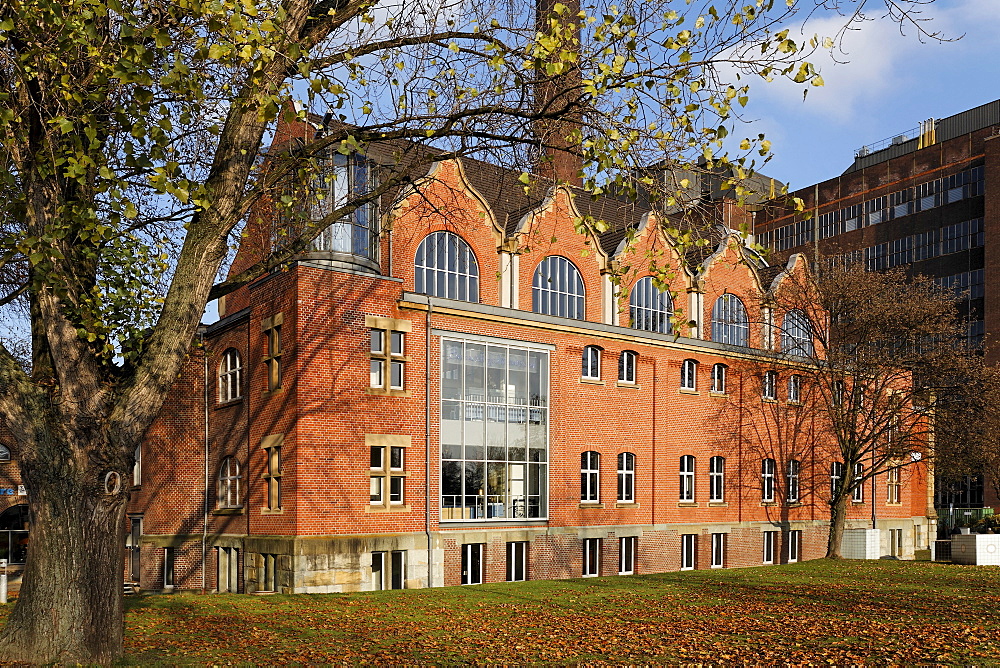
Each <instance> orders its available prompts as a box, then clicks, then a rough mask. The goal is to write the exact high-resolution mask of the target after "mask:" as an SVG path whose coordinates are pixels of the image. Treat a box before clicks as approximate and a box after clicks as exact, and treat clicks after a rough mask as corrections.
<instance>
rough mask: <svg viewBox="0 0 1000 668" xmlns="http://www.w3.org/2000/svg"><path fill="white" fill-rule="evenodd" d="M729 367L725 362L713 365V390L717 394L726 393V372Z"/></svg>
mask: <svg viewBox="0 0 1000 668" xmlns="http://www.w3.org/2000/svg"><path fill="white" fill-rule="evenodd" d="M727 371H729V367H727V366H726V365H725V364H713V365H712V392H715V393H716V394H725V393H726V372H727Z"/></svg>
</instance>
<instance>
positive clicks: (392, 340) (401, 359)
mask: <svg viewBox="0 0 1000 668" xmlns="http://www.w3.org/2000/svg"><path fill="white" fill-rule="evenodd" d="M387 339H388V341H387ZM405 342H406V333H405V332H401V331H396V330H387V329H377V328H375V329H372V330H371V346H370V350H369V354H370V356H371V360H370V367H371V370H370V373H371V378H370V380H369V386H370V387H372V388H374V389H379V390H384V389H389V390H402V389H405V385H406V357H405V352H406V351H405ZM387 343H388V345H386V344H387Z"/></svg>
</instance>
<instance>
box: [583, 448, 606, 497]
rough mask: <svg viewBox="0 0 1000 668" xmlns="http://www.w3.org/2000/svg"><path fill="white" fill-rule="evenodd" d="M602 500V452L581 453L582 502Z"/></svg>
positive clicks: (589, 451)
mask: <svg viewBox="0 0 1000 668" xmlns="http://www.w3.org/2000/svg"><path fill="white" fill-rule="evenodd" d="M600 502H601V453H599V452H597V451H595V450H587V451H586V452H582V453H580V503H600Z"/></svg>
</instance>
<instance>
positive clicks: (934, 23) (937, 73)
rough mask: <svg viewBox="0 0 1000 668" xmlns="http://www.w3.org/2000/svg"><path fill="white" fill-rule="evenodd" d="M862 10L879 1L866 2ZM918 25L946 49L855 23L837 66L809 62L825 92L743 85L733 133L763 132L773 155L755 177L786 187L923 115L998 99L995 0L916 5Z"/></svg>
mask: <svg viewBox="0 0 1000 668" xmlns="http://www.w3.org/2000/svg"><path fill="white" fill-rule="evenodd" d="M870 4H871V5H872V6H874V5H876V4H878V5H881V4H882V3H881V2H876V1H875V0H872V1H871V2H870ZM923 10H924V11H923V14H922V17H924V18H931V19H932V20H931V21H928V22H926V23H924V24H923V25H924V26H925V27H926V28H927V29H929V30H931V31H942V32H943V33H944V35H945V36H946V37H951V38H958V37H961V38H960V39H956V40H955V41H951V42H937V41H932V40H928V39H926V38H925V39H924V40H923V42H924V43H921V42H920V40H918V39H917V35H916V34H915V33H916V31H915V30H913V29H912V28H907V29H906V30H905V33H906V34H904V35H900V30H899V26H898V25H896V24H893V23H891V22H889V21H873V22H870V23H865V24H864V25H863V26H862V27H861V29H860V30H857V31H853V32H851V33H850V34H848V35H847V36H846V38H845V40H844V44H843V51H844V53H838V59H839V60H847V61H848V62H846V63H843V64H839V63H835V62H833V60H832V59H831V58H830V56H829V55H824V56H823V57H818V58H816V59H815V62H816V65H817V67H818V68H819V69H820V71H821V74H822V76H823V79H824V80H825V82H826V85H825V86H823V87H822V88H811V89H810V91H809V94H808V96H807V97H806V99H805V101H803V99H802V87H801V86H795V85H792V84H789V83H787V82H779V81H775V82H772V83H770V84H768V83H763V82H761V83H758V84H754V85H753V87H752V88H751V94H750V99H751V101H750V103H749V104H748V105H747V108H746V109H745V110H744V112H745V113H744V117H745V118H746V119H750V120H751V121H752V122H751V124H750V126H749V127H747V128H745V129H743V130H742V131H741V129H737V132H736V134H737V135H738V136H746V135H747V134H749V135H751V136H753V135H755V134H756V133H758V132H763V133H765V135H766V136H767V138H768V139H770V140H771V142H772V151H773V152H774V153H775V157H774V158H773V159H772V160H771V161H770V162H769V163H768V164H767V165H766V166H764V167H763V168H762V169H761V170H760V171H761V172H763V173H764V174H767V175H768V176H772V177H774V178H776V179H778V180H780V181H784V182H786V183H789V184H790V186H791V188H792V189H797V188H802V187H805V186H809V185H812V184H813V183H816V182H819V181H823V180H826V179H828V178H831V177H834V176H836V175H838V174H840V173H841V172H843V171H844V170H845V169H846V168H847V167H848V166H849V165H850V164H851V162H852V161H853V159H854V151H855V149H857V148H860V147H861V146H863V145H865V144H870V143H872V142H876V141H879V140H881V139H885V138H887V137H892V136H894V135H897V134H900V133H901V132H904V131H906V130H909V129H911V128H914V127H916V126H917V125H918V124H919V123H920V121H922V120H925V119H928V118H944V117H946V116H951V115H952V114H955V113H958V112H960V111H964V110H966V109H970V108H972V107H976V106H979V105H980V104H984V103H986V102H990V101H992V100H995V99H998V98H1000V0H936V1H935V2H933V3H931V4H929V5H926V6H925V7H924V8H923ZM837 24H838V22H837V21H836V20H834V19H833V18H824V19H821V20H815V21H812V22H811V23H810V24H809V25H808V30H807V32H806V34H807V35H809V36H811V35H812V34H813V33H819V34H820V35H829V34H830V33H831V32H832V31H833V30H835V26H836V25H837Z"/></svg>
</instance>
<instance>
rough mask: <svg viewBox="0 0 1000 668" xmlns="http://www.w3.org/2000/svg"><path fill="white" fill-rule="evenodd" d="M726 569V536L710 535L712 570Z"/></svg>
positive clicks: (722, 534) (720, 534) (721, 534)
mask: <svg viewBox="0 0 1000 668" xmlns="http://www.w3.org/2000/svg"><path fill="white" fill-rule="evenodd" d="M725 567H726V534H724V533H713V534H712V568H725Z"/></svg>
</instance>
